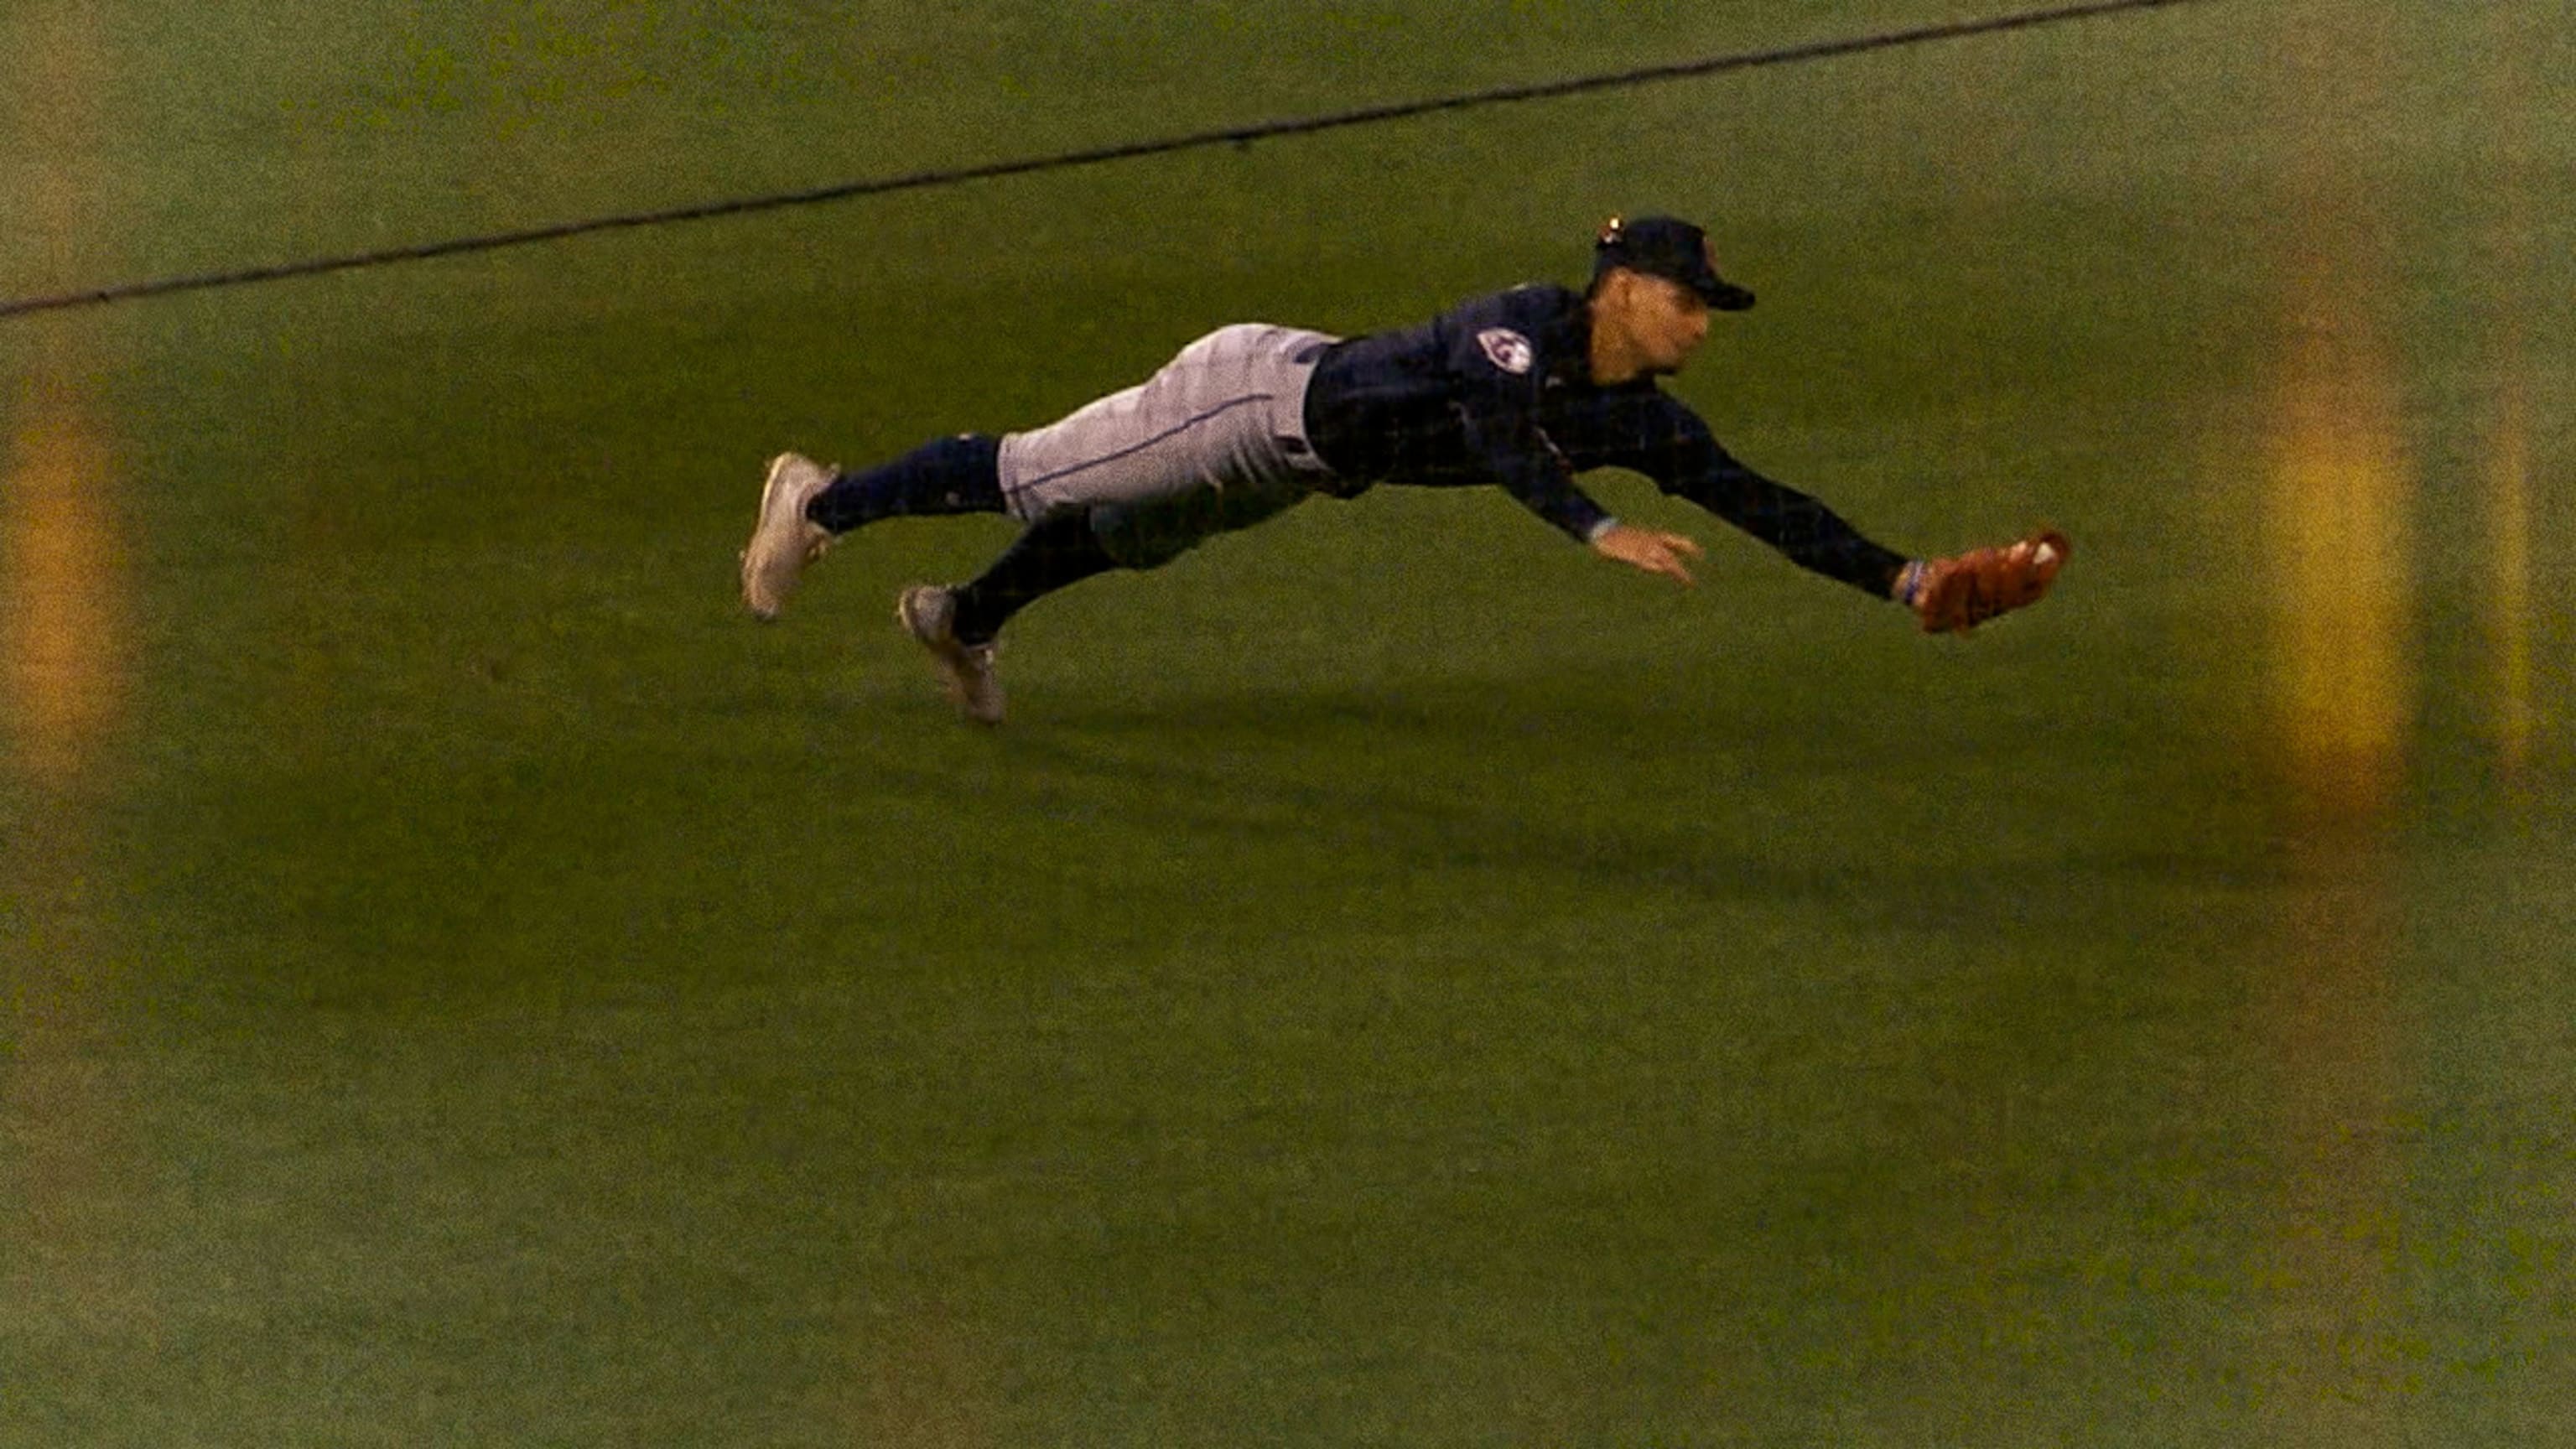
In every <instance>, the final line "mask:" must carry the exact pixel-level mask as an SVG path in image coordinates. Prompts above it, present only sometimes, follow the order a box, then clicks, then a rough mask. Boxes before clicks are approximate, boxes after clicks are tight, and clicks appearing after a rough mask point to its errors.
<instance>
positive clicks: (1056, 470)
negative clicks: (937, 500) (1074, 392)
mask: <svg viewBox="0 0 2576 1449" xmlns="http://www.w3.org/2000/svg"><path fill="white" fill-rule="evenodd" d="M1334 340H1335V339H1333V338H1331V337H1328V336H1326V335H1325V334H1323V333H1320V332H1305V331H1300V330H1298V329H1295V328H1290V327H1273V326H1269V325H1266V324H1263V323H1257V322H1255V323H1244V324H1241V325H1238V326H1233V327H1222V328H1219V329H1217V330H1216V331H1214V332H1211V333H1209V334H1208V335H1206V336H1205V337H1202V338H1200V339H1199V340H1197V341H1196V342H1193V343H1191V344H1190V345H1189V346H1187V347H1184V348H1182V349H1181V350H1180V352H1179V353H1178V354H1177V355H1176V356H1174V357H1173V358H1172V360H1171V361H1170V362H1167V363H1165V364H1164V365H1163V366H1162V368H1161V369H1160V370H1159V371H1157V372H1156V373H1155V374H1154V375H1153V376H1152V377H1150V378H1147V379H1146V380H1145V381H1144V382H1142V383H1139V384H1138V385H1136V386H1134V387H1131V388H1128V389H1127V390H1126V391H1124V392H1118V393H1113V394H1111V395H1110V396H1108V397H1105V398H1102V399H1100V400H1099V401H1098V402H1095V403H1092V404H1090V405H1088V406H1086V407H1083V408H1081V409H1079V410H1077V411H1075V412H1073V413H1072V414H1070V415H1068V416H1066V417H1065V418H1064V419H1062V420H1061V421H1059V422H1055V423H1051V424H1049V425H1047V426H1046V427H1043V428H1035V429H1032V430H1030V431H1028V432H1024V433H1010V434H1007V435H1005V436H1004V437H1003V439H1002V451H1001V475H1002V502H1003V505H1004V506H1005V507H1006V508H1008V509H1009V510H1010V512H1011V513H1012V514H1013V515H1014V516H1016V517H1018V518H1021V519H1024V520H1028V521H1031V522H1034V521H1036V520H1037V519H1039V518H1042V517H1044V516H1046V515H1047V514H1049V513H1052V512H1055V511H1057V510H1059V509H1066V508H1089V509H1090V510H1091V527H1092V532H1093V533H1094V534H1095V535H1096V536H1097V537H1098V538H1099V540H1100V543H1101V547H1102V548H1103V549H1104V550H1106V551H1107V553H1108V554H1109V556H1110V557H1111V558H1113V559H1116V560H1117V561H1118V562H1119V563H1120V564H1122V565H1124V566H1126V567H1128V568H1137V569H1145V568H1153V567H1155V566H1157V565H1160V564H1164V563H1169V562H1170V561H1171V560H1173V559H1175V558H1178V557H1179V556H1180V555H1181V554H1183V553H1184V552H1187V551H1188V550H1189V549H1191V548H1193V547H1195V546H1196V545H1197V544H1199V543H1201V542H1202V541H1204V540H1206V539H1209V538H1212V537H1214V536H1216V535H1217V534H1220V533H1229V532H1232V531H1233V530H1235V529H1239V528H1249V527H1251V526H1252V525H1253V524H1256V523H1259V522H1260V521H1262V520H1263V519H1265V518H1270V517H1272V516H1274V515H1276V514H1279V513H1282V512H1285V511H1286V510H1288V509H1289V508H1292V507H1294V506H1296V505H1297V504H1299V503H1301V502H1304V501H1305V500H1306V498H1307V497H1309V496H1310V495H1311V494H1312V493H1313V492H1314V491H1315V490H1316V488H1317V487H1318V486H1320V485H1321V484H1322V483H1323V482H1324V480H1326V479H1327V478H1329V477H1330V476H1331V474H1330V472H1329V470H1327V469H1326V468H1325V467H1324V465H1323V464H1322V462H1320V461H1319V460H1318V459H1317V458H1316V457H1315V452H1314V449H1313V448H1312V447H1311V446H1310V445H1309V444H1308V442H1307V440H1306V384H1307V381H1308V380H1309V379H1310V378H1312V377H1313V375H1314V371H1315V363H1316V360H1317V359H1318V358H1319V357H1321V356H1322V355H1323V351H1324V348H1325V346H1326V345H1327V344H1329V343H1331V342H1333V341H1334Z"/></svg>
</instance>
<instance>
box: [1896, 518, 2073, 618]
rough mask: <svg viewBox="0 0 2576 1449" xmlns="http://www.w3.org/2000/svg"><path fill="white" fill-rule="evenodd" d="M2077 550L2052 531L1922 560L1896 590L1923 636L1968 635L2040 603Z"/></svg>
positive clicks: (1900, 576)
mask: <svg viewBox="0 0 2576 1449" xmlns="http://www.w3.org/2000/svg"><path fill="white" fill-rule="evenodd" d="M2073 547H2074V546H2073V545H2072V544H2069V543H2068V542H2067V541H2066V535H2065V534H2062V533H2059V532H2057V531H2056V530H2055V529H2048V530H2045V531H2042V532H2039V533H2034V534H2032V535H2031V536H2030V537H2028V538H2025V539H2023V540H2022V541H2021V542H2019V543H2015V544H2007V545H2005V546H2003V547H2000V548H1981V549H1977V550H1975V551H1973V552H1970V553H1963V554H1960V555H1958V556H1956V557H1954V558H1935V559H1924V560H1922V561H1920V562H1917V563H1910V564H1907V565H1906V566H1905V570H1904V572H1902V573H1900V574H1898V575H1897V576H1896V588H1895V589H1894V591H1893V592H1894V595H1895V598H1896V601H1897V602H1898V603H1900V604H1903V605H1905V606H1906V607H1907V608H1909V609H1912V610H1913V611H1914V617H1915V618H1917V619H1919V620H1921V621H1922V623H1923V632H1924V633H1926V634H1965V633H1967V632H1968V631H1969V630H1971V629H1973V628H1975V627H1977V626H1978V625H1979V624H1982V623H1984V622H1986V621H1987V620H1988V619H1991V618H1993V617H1995V616H1996V615H1997V614H2002V613H2008V612H2010V611H2012V610H2014V609H2022V608H2028V607H2029V606H2030V605H2032V604H2036V603H2038V602H2039V599H2040V596H2041V595H2043V594H2045V593H2047V592H2048V586H2049V585H2050V584H2051V583H2054V582H2055V581H2056V579H2057V571H2058V570H2059V569H2061V568H2064V567H2065V566H2066V555H2067V554H2068V553H2069V552H2070V551H2072V549H2073Z"/></svg>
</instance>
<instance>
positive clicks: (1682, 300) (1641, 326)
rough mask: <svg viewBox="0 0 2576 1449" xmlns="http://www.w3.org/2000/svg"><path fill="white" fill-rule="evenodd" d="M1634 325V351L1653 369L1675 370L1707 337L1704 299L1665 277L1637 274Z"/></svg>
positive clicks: (1687, 359)
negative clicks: (1638, 275) (1638, 283)
mask: <svg viewBox="0 0 2576 1449" xmlns="http://www.w3.org/2000/svg"><path fill="white" fill-rule="evenodd" d="M1637 280H1638V281H1639V282H1640V283H1642V284H1643V285H1641V286H1639V287H1638V288H1637V289H1636V290H1637V298H1636V313H1635V327H1636V335H1637V343H1638V347H1637V351H1638V354H1639V356H1640V357H1641V358H1642V359H1643V360H1644V362H1645V364H1646V366H1647V367H1648V368H1649V369H1651V370H1653V371H1655V372H1679V371H1680V370H1681V366H1682V364H1683V363H1685V362H1688V361H1690V358H1691V354H1692V353H1694V352H1697V351H1699V346H1700V344H1701V343H1703V342H1706V341H1707V340H1708V303H1706V302H1704V301H1701V300H1700V295H1699V293H1697V292H1694V291H1692V290H1691V289H1690V288H1688V287H1685V286H1683V285H1682V284H1681V283H1679V282H1676V281H1673V280H1671V279H1670V278H1667V277H1639V278H1638V279H1637Z"/></svg>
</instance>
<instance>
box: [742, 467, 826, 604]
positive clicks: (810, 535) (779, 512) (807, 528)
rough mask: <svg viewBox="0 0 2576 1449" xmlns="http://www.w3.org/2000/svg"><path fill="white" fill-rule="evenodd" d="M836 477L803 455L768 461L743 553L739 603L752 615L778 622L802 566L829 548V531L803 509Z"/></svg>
mask: <svg viewBox="0 0 2576 1449" xmlns="http://www.w3.org/2000/svg"><path fill="white" fill-rule="evenodd" d="M838 476H839V470H837V469H833V468H826V467H824V466H823V465H822V464H820V463H817V462H815V461H814V460H813V459H811V458H808V457H806V456H805V455H804V454H802V453H781V454H779V455H778V456H777V457H775V458H772V459H770V460H769V478H768V481H767V482H764V483H763V484H761V486H760V518H759V520H758V521H757V522H755V523H753V524H752V526H751V542H749V543H747V544H744V545H743V549H742V605H743V607H744V608H746V609H749V610H751V612H752V614H753V615H754V616H755V617H757V618H762V619H775V618H777V617H778V611H779V610H780V609H782V608H785V607H786V606H787V596H788V595H789V594H791V593H793V592H795V590H796V579H797V576H798V575H800V574H802V573H804V572H805V565H807V564H808V563H811V562H813V560H814V556H815V555H817V554H819V553H821V552H822V551H823V550H824V549H826V548H828V547H830V546H831V543H832V534H831V531H830V530H828V529H826V528H824V527H823V526H822V525H821V524H819V523H816V522H814V521H813V520H812V519H809V518H807V517H806V516H805V505H806V504H808V503H810V502H812V501H813V499H814V495H815V494H817V493H820V492H822V491H823V490H824V489H826V488H828V487H830V486H832V480H833V479H834V478H836V477H838Z"/></svg>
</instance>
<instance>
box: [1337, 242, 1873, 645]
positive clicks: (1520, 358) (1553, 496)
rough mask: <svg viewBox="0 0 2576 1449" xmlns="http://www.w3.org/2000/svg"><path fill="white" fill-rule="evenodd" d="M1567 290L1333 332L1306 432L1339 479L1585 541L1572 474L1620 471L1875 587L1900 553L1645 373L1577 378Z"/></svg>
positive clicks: (1480, 301) (1604, 517)
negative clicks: (1746, 456)
mask: <svg viewBox="0 0 2576 1449" xmlns="http://www.w3.org/2000/svg"><path fill="white" fill-rule="evenodd" d="M1590 348H1591V313H1590V310H1589V308H1588V307H1587V306H1586V304H1585V302H1584V298H1583V296H1582V294H1581V293H1579V292H1574V291H1571V290H1568V289H1567V288H1564V287H1557V286H1531V287H1515V288H1513V289H1512V290H1510V291H1508V292H1496V293H1493V294H1491V295H1489V296H1483V297H1476V298H1472V299H1470V300H1468V301H1465V302H1462V303H1460V304H1458V305H1457V306H1456V307H1453V308H1451V309H1450V310H1448V311H1447V312H1444V313H1442V314H1441V315H1439V316H1437V317H1435V318H1433V319H1431V320H1430V321H1429V322H1426V323H1424V324H1423V325H1421V326H1419V327H1410V328H1406V329H1403V330H1401V331H1395V332H1381V333H1374V334H1371V335H1369V336H1366V337H1358V338H1353V339H1351V340H1349V341H1346V342H1340V343H1336V344H1334V345H1333V346H1332V347H1331V348H1330V349H1329V350H1328V351H1326V353H1325V354H1324V356H1323V358H1322V359H1321V361H1320V362H1319V363H1318V364H1317V366H1316V369H1315V375H1314V380H1313V382H1312V383H1311V384H1310V385H1309V387H1308V390H1307V393H1306V436H1307V440H1308V442H1309V443H1311V444H1312V446H1313V447H1314V449H1315V453H1316V456H1317V457H1318V458H1319V459H1320V460H1321V461H1322V462H1323V463H1324V465H1325V466H1326V467H1328V468H1330V469H1332V470H1333V472H1334V473H1335V474H1336V475H1338V476H1339V477H1340V478H1342V479H1344V480H1346V481H1347V482H1348V483H1349V484H1350V485H1352V486H1351V488H1350V489H1345V490H1342V491H1353V490H1355V489H1357V488H1365V487H1367V486H1368V485H1369V484H1371V483H1378V482H1386V483H1410V484H1429V485H1435V486H1439V485H1469V484H1486V485H1495V486H1499V487H1501V488H1502V489H1503V490H1504V491H1506V492H1508V493H1510V494H1511V495H1512V496H1513V497H1514V498H1517V499H1519V500H1520V501H1521V503H1523V504H1524V505H1526V506H1527V507H1528V508H1529V509H1530V511H1531V512H1533V513H1536V514H1537V515H1538V516H1539V517H1541V518H1543V519H1546V520H1547V521H1548V522H1549V523H1552V524H1554V525H1556V526H1557V527H1558V528H1560V529H1563V530H1564V531H1565V532H1566V533H1568V534H1570V535H1572V536H1573V537H1574V538H1576V539H1578V540H1583V541H1589V540H1590V539H1592V538H1594V537H1596V536H1597V535H1598V534H1599V532H1600V531H1601V530H1602V529H1603V528H1605V527H1607V526H1608V525H1609V524H1610V523H1611V521H1612V519H1611V515H1610V513H1609V510H1607V509H1605V508H1603V507H1602V506H1601V505H1600V504H1599V503H1598V502H1595V501H1594V500H1593V498H1592V497H1591V496H1590V495H1589V494H1587V493H1585V492H1584V491H1583V490H1582V489H1581V488H1580V487H1578V486H1577V485H1576V483H1575V481H1574V480H1575V475H1577V474H1579V473H1584V472H1588V471H1590V470H1592V469H1595V468H1610V467H1616V468H1626V469H1629V470H1631V471H1633V472H1637V473H1642V474H1644V475H1645V476H1646V477H1648V478H1651V479H1653V480H1654V481H1655V483H1656V485H1657V486H1658V487H1660V488H1662V489H1663V491H1664V492H1666V493H1669V494H1674V495H1676V496H1679V497H1682V498H1687V499H1689V500H1690V501H1692V502H1694V503H1697V504H1699V505H1700V506H1701V507H1703V508H1706V509H1708V510H1709V511H1710V512H1712V513H1715V514H1717V515H1718V516H1719V517H1721V518H1724V519H1725V520H1727V521H1728V522H1729V523H1732V524H1734V525H1735V526H1736V527H1738V528H1741V529H1743V530H1744V531H1745V532H1747V533H1750V534H1752V535H1753V536H1754V537H1756V538H1759V539H1761V540H1762V541H1763V542H1765V543H1768V544H1770V545H1771V546H1772V547H1774V548H1776V549H1778V550H1780V551H1781V552H1782V553H1783V554H1786V555H1787V556H1788V557H1789V558H1790V559H1791V560H1792V561H1793V562H1795V563H1797V564H1798V565H1799V566H1800V567H1802V568H1807V569H1811V570H1813V571H1815V572H1817V573H1820V574H1824V575H1826V576H1827V577H1829V578H1835V579H1840V580H1842V581H1843V582H1845V583H1848V584H1851V585H1853V586H1854V587H1856V588H1860V589H1863V590H1866V591H1868V592H1870V593H1873V594H1877V595H1881V596H1885V595H1886V593H1887V591H1888V588H1889V586H1890V584H1891V582H1892V581H1893V580H1894V578H1895V576H1896V573H1897V571H1898V570H1899V569H1901V568H1902V567H1904V564H1905V559H1904V557H1903V556H1902V555H1900V554H1897V553H1894V552H1891V551H1890V550H1888V549H1885V548H1882V547H1880V546H1879V545H1877V544H1875V543H1872V542H1870V541H1869V540H1868V539H1866V538H1864V537H1862V536H1861V535H1860V533H1859V532H1858V531H1857V530H1855V529H1853V528H1852V527H1851V525H1849V524H1847V523H1845V522H1844V521H1843V520H1842V519H1840V518H1838V517H1836V516H1835V515H1834V513H1833V512H1832V510H1830V509H1828V508H1826V507H1825V506H1824V505H1823V504H1821V503H1818V502H1817V501H1816V500H1815V499H1813V498H1810V497H1808V496H1806V495H1805V494H1803V493H1800V492H1798V491H1796V490H1795V489H1791V488H1787V487H1784V486H1782V485H1781V484H1778V483H1775V482H1772V481H1771V480H1770V479H1768V478H1765V477H1763V476H1762V475H1761V474H1759V473H1756V472H1754V471H1753V470H1752V469H1750V468H1747V467H1745V466H1744V465H1743V464H1741V463H1739V462H1737V461H1736V460H1735V459H1734V458H1733V457H1731V456H1729V455H1728V453H1727V451H1726V450H1725V449H1724V448H1722V447H1720V446H1718V443H1717V439H1716V438H1715V437H1714V436H1712V435H1711V434H1710V432H1709V430H1708V425H1707V424H1706V423H1704V422H1702V421H1701V420H1700V418H1699V415H1698V414H1696V413H1694V412H1692V411H1691V410H1690V409H1689V408H1687V407H1685V406H1683V405H1682V404H1681V403H1679V402H1677V401H1675V400H1674V399H1673V398H1671V397H1669V396H1667V395H1666V394H1665V393H1664V391H1663V390H1662V389H1661V388H1659V387H1657V386H1656V385H1655V383H1654V381H1653V379H1651V378H1639V379H1636V380H1635V381H1632V382H1626V383H1621V384H1618V385H1616V386H1610V387H1604V386H1600V385H1598V384H1596V383H1594V382H1593V381H1592V377H1591V366H1590V361H1589V359H1590Z"/></svg>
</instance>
